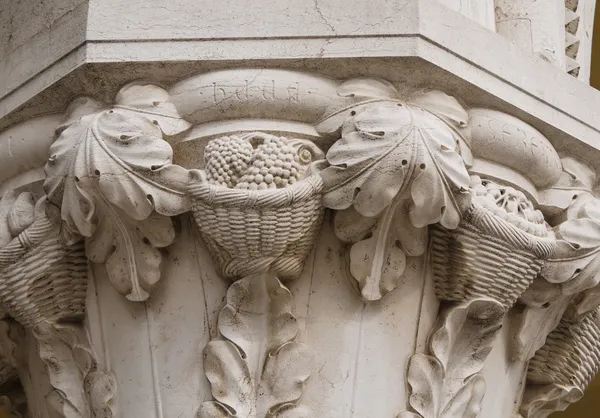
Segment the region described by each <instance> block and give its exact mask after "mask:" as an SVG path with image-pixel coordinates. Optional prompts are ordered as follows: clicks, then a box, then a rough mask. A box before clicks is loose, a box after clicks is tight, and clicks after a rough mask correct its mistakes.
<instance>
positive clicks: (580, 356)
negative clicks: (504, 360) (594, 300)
mask: <svg viewBox="0 0 600 418" xmlns="http://www.w3.org/2000/svg"><path fill="white" fill-rule="evenodd" d="M598 341H600V308H597V309H596V310H595V311H593V312H590V313H589V314H587V315H586V316H585V317H583V318H581V319H580V320H577V319H571V318H566V319H565V318H563V320H562V321H561V323H560V324H559V326H558V327H557V328H556V329H555V330H554V331H552V332H551V333H550V335H548V338H547V339H546V344H545V345H544V346H543V347H542V348H541V349H540V350H538V351H537V352H536V353H535V356H534V357H533V359H531V362H530V363H529V372H528V375H527V378H528V379H529V380H530V381H531V382H533V383H536V384H551V383H556V384H561V385H564V386H571V385H572V386H574V387H576V388H577V389H578V390H579V391H580V392H581V394H582V395H583V392H584V390H585V388H586V387H587V386H588V385H589V384H590V382H591V381H592V379H593V378H594V376H596V374H597V373H598V371H599V370H600V345H599V344H598Z"/></svg>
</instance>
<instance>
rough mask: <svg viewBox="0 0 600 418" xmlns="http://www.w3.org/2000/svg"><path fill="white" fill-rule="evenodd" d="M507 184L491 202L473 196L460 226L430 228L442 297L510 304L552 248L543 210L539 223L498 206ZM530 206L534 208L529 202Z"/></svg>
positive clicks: (551, 238)
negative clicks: (483, 299) (487, 299)
mask: <svg viewBox="0 0 600 418" xmlns="http://www.w3.org/2000/svg"><path fill="white" fill-rule="evenodd" d="M484 183H486V182H485V181H484ZM487 183H488V184H489V185H492V186H493V184H492V183H491V182H487ZM489 185H488V187H490V186H489ZM508 189H510V188H505V189H503V190H502V192H501V193H500V196H498V197H496V196H494V198H490V200H492V204H488V203H489V202H487V201H486V200H481V199H477V198H474V199H473V203H472V204H471V206H470V207H469V209H468V210H467V211H466V213H464V214H463V218H462V220H461V223H460V225H459V227H458V228H456V229H454V230H448V229H445V228H444V227H442V226H440V225H435V226H433V227H432V229H431V249H432V251H431V254H432V268H433V276H434V284H435V292H436V295H437V296H438V298H439V299H441V300H447V301H455V302H462V301H466V300H473V299H478V298H489V299H494V300H496V301H497V302H499V303H500V304H502V305H503V306H504V308H505V309H509V308H510V307H512V306H513V305H514V304H515V302H516V301H517V299H518V298H519V296H520V295H521V294H522V293H523V292H524V291H525V290H526V289H527V288H528V287H529V285H530V284H531V283H532V281H533V279H534V278H535V277H536V276H537V274H538V273H539V271H540V270H541V268H542V265H543V263H544V260H546V259H548V258H549V257H550V256H551V255H552V253H553V252H554V249H555V246H556V243H555V238H554V236H553V235H552V233H551V232H548V231H546V228H545V224H544V222H543V217H542V215H541V213H539V214H537V215H538V217H537V222H538V223H537V224H535V223H533V222H530V221H528V220H527V219H525V217H522V218H520V217H519V216H518V215H517V214H516V212H517V210H515V214H513V216H504V215H506V212H505V211H503V209H502V207H500V208H496V206H495V204H496V202H502V201H504V202H506V201H507V199H508V198H507V197H506V196H507V195H509V194H510V192H507V190H508ZM510 190H512V189H510ZM513 192H515V191H514V190H513ZM516 193H519V194H521V195H522V193H520V192H516ZM487 197H489V196H487ZM523 198H524V196H523ZM493 199H496V200H495V201H494V200H493ZM479 202H482V203H486V206H483V205H482V204H480V203H479ZM526 205H528V206H529V207H530V208H532V205H531V203H530V202H528V201H526ZM536 212H537V211H536ZM509 215H511V214H509ZM528 216H529V215H528ZM540 218H541V219H540ZM530 220H531V219H530Z"/></svg>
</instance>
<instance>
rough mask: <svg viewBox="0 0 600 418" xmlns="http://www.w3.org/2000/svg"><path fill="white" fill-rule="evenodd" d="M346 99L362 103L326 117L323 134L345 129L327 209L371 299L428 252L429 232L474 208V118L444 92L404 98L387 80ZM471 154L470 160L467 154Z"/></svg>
mask: <svg viewBox="0 0 600 418" xmlns="http://www.w3.org/2000/svg"><path fill="white" fill-rule="evenodd" d="M339 94H340V95H344V96H346V95H347V96H351V97H364V101H363V102H360V101H359V102H358V103H357V104H354V105H353V106H351V107H349V108H346V109H343V110H342V111H338V112H336V113H335V114H333V115H330V116H327V117H326V118H325V119H324V120H323V121H322V122H321V124H320V125H319V127H318V129H319V130H320V131H322V132H324V133H327V132H335V131H338V130H340V129H341V139H339V140H338V141H337V142H336V143H335V144H334V145H333V146H332V147H331V148H330V149H329V151H328V152H327V162H328V163H329V164H330V167H327V168H325V169H324V170H323V171H322V173H321V175H322V177H323V181H324V183H325V194H324V198H323V201H324V205H325V206H326V207H329V208H332V209H336V210H340V211H342V212H340V213H339V214H338V215H337V217H336V225H335V227H336V234H337V235H338V236H339V237H340V238H341V239H343V240H345V241H349V242H351V243H353V244H352V247H351V248H350V273H351V274H352V276H353V277H354V278H355V279H356V281H357V282H358V285H359V288H360V292H361V295H362V297H363V298H364V299H365V300H377V299H380V298H381V297H382V296H383V295H384V294H386V293H387V292H389V291H391V290H393V289H394V288H395V287H396V285H397V282H398V280H399V279H400V277H401V276H402V273H403V271H404V268H405V266H406V256H407V255H408V256H420V255H422V254H423V253H424V252H425V249H426V247H427V226H428V225H430V224H434V223H437V222H440V223H441V224H443V225H445V226H446V227H448V228H456V227H457V226H458V224H459V222H460V217H461V213H462V211H463V210H464V209H465V208H467V207H468V205H469V200H470V195H469V193H468V192H467V189H468V187H469V175H468V173H467V169H466V167H465V161H464V160H463V157H462V156H461V151H464V152H465V153H468V147H467V146H466V143H465V138H464V136H465V135H466V134H467V132H466V129H465V128H466V127H467V120H468V115H467V113H466V112H465V111H464V109H463V108H462V107H461V106H460V105H459V104H458V102H457V101H456V100H455V99H454V98H452V97H450V96H447V95H445V94H444V93H441V92H439V91H432V92H427V93H424V94H421V95H417V96H416V97H414V98H412V99H411V100H409V101H408V102H406V103H405V102H403V101H401V100H400V99H399V98H398V94H397V92H396V91H395V89H394V88H393V87H392V86H391V85H390V84H387V83H386V82H383V81H378V80H367V79H356V80H350V81H347V82H345V83H342V84H341V85H340V87H339ZM465 155H467V159H468V158H469V157H468V154H465Z"/></svg>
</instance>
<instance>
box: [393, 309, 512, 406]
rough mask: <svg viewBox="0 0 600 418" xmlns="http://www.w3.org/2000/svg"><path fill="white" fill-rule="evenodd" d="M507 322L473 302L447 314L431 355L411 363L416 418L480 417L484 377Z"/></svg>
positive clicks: (416, 357)
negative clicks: (494, 341) (498, 334)
mask: <svg viewBox="0 0 600 418" xmlns="http://www.w3.org/2000/svg"><path fill="white" fill-rule="evenodd" d="M503 318H504V307H503V306H502V305H501V304H500V303H498V302H496V301H493V300H487V299H474V300H470V301H466V302H463V303H462V304H459V305H451V306H450V307H447V308H446V310H445V311H444V313H443V314H442V315H441V316H440V317H439V318H438V324H437V325H436V327H435V328H434V330H433V331H432V334H431V336H430V340H429V351H430V354H422V353H418V354H415V355H414V356H412V358H411V360H410V365H409V368H408V382H409V384H410V386H411V388H412V393H411V396H410V405H411V406H412V408H413V409H414V410H415V411H416V412H417V413H418V414H420V415H416V416H420V417H423V418H454V417H466V418H468V417H472V418H474V417H476V416H477V414H478V413H479V412H480V409H481V400H482V399H483V395H484V393H485V381H484V379H483V376H482V374H481V373H480V371H481V369H482V368H483V363H484V361H485V359H486V358H487V356H488V354H489V352H490V351H491V349H492V343H493V340H494V337H495V336H496V334H497V331H498V330H499V329H500V327H501V326H502V320H503ZM408 417H410V415H401V418H408Z"/></svg>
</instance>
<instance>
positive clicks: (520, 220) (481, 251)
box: [407, 176, 555, 417]
mask: <svg viewBox="0 0 600 418" xmlns="http://www.w3.org/2000/svg"><path fill="white" fill-rule="evenodd" d="M471 194H472V195H473V201H472V203H471V207H470V208H469V209H468V210H467V211H466V212H465V213H464V215H463V218H462V220H461V223H460V224H459V226H458V228H456V229H454V230H449V229H447V228H445V227H444V226H442V225H434V226H433V227H432V232H431V235H432V236H431V268H432V271H433V278H434V284H435V292H436V296H437V297H438V299H440V300H441V301H442V302H443V304H442V307H441V312H442V313H441V315H440V316H438V323H437V325H436V326H435V327H434V329H433V331H432V333H431V334H430V338H429V353H430V354H421V353H417V354H415V355H414V356H413V357H412V358H411V361H410V365H409V369H408V380H409V383H410V385H411V388H412V393H411V396H410V404H411V406H412V407H413V408H414V410H415V411H417V412H418V413H419V414H420V415H419V416H422V417H455V416H464V417H475V416H477V414H478V413H479V411H480V403H481V400H482V399H483V395H484V394H485V380H484V379H483V376H482V374H481V373H480V371H481V369H482V368H483V364H484V362H485V360H486V358H487V356H488V354H489V353H490V351H491V349H492V343H493V341H494V338H495V336H496V335H497V333H498V331H499V330H500V328H501V327H502V323H503V320H504V316H505V314H506V313H507V311H508V310H509V309H510V308H511V307H512V306H513V305H514V304H515V303H516V301H517V299H518V297H519V296H520V295H521V294H522V293H523V292H524V291H525V289H527V287H528V286H529V285H530V284H531V282H532V281H533V279H534V278H535V277H536V275H537V274H538V273H539V272H540V270H541V268H542V264H543V261H544V260H546V259H547V258H548V257H550V256H551V255H552V253H553V252H554V248H555V239H554V234H553V233H552V232H551V231H548V230H547V229H546V225H545V222H544V217H543V215H542V214H541V212H539V211H536V210H534V208H533V205H532V203H531V202H530V201H529V200H528V199H527V198H526V197H525V195H524V194H523V193H522V192H520V191H517V190H515V189H513V188H512V187H507V186H501V185H498V184H496V183H495V182H492V181H490V180H487V179H481V178H480V177H479V176H472V177H471ZM407 416H411V414H408V415H407Z"/></svg>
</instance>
